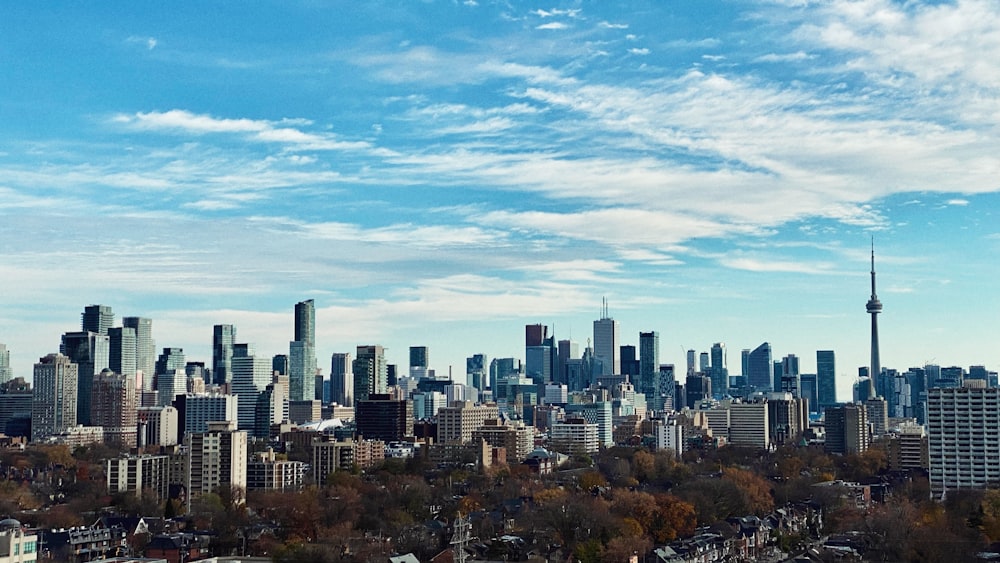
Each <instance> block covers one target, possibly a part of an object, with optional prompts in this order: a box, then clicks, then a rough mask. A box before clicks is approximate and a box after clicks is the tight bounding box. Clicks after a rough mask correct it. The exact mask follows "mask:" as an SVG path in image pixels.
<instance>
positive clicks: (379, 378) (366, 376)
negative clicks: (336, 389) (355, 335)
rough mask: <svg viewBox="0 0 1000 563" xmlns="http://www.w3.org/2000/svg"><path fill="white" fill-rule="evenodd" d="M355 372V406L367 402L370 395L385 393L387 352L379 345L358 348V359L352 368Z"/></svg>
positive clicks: (387, 375)
mask: <svg viewBox="0 0 1000 563" xmlns="http://www.w3.org/2000/svg"><path fill="white" fill-rule="evenodd" d="M351 367H352V368H353V369H352V371H353V372H354V404H355V406H357V404H358V402H360V401H367V400H368V397H369V396H370V395H376V394H382V393H385V391H386V387H387V386H388V381H387V380H388V377H389V374H388V367H387V365H386V361H385V350H384V349H383V348H382V347H381V346H379V345H377V344H376V345H371V346H358V350H357V358H355V360H354V362H353V363H352V366H351Z"/></svg>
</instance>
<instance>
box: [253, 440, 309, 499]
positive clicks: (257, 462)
mask: <svg viewBox="0 0 1000 563" xmlns="http://www.w3.org/2000/svg"><path fill="white" fill-rule="evenodd" d="M306 468H307V466H306V464H305V463H303V462H301V461H288V460H282V459H278V458H277V456H275V455H274V450H272V449H271V448H268V449H267V451H264V452H257V453H256V454H254V456H253V458H252V459H251V460H250V462H249V463H247V490H250V491H297V490H299V489H301V488H302V487H303V486H305V481H306Z"/></svg>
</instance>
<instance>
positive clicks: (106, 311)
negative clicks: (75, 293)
mask: <svg viewBox="0 0 1000 563" xmlns="http://www.w3.org/2000/svg"><path fill="white" fill-rule="evenodd" d="M80 317H81V319H82V322H81V323H80V324H81V326H82V328H81V329H80V330H82V331H83V332H96V333H97V334H107V333H108V329H109V328H111V327H113V326H114V325H115V314H114V313H113V312H112V311H111V307H109V306H107V305H88V306H86V307H84V308H83V314H81V315H80Z"/></svg>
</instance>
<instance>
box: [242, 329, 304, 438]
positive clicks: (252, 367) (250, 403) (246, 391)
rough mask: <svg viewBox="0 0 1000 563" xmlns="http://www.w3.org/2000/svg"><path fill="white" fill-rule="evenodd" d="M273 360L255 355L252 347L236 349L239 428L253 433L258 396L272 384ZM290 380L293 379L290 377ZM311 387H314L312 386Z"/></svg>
mask: <svg viewBox="0 0 1000 563" xmlns="http://www.w3.org/2000/svg"><path fill="white" fill-rule="evenodd" d="M272 373H273V372H272V371H271V360H270V358H264V357H259V356H256V355H254V350H253V347H252V346H247V347H246V348H244V347H236V351H235V352H234V354H233V359H232V374H233V378H232V381H231V382H230V383H231V389H232V393H233V394H234V395H236V399H237V411H236V412H237V416H236V419H237V421H238V425H237V428H239V429H240V430H247V431H250V432H253V429H254V409H256V408H257V396H258V395H260V394H261V393H262V392H263V391H264V388H265V387H267V384H268V383H271V374H272ZM289 379H291V378H290V377H289ZM310 387H312V386H311V385H310Z"/></svg>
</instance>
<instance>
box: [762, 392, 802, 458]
mask: <svg viewBox="0 0 1000 563" xmlns="http://www.w3.org/2000/svg"><path fill="white" fill-rule="evenodd" d="M767 412H768V418H769V423H770V430H769V431H770V435H771V441H773V442H775V443H777V444H779V445H780V444H793V443H795V441H796V440H797V439H798V438H799V436H800V435H801V434H802V432H803V431H804V430H805V429H806V428H808V427H809V413H808V412H806V405H805V401H803V400H801V399H796V398H795V397H793V396H792V395H791V393H774V392H772V393H768V394H767Z"/></svg>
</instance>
